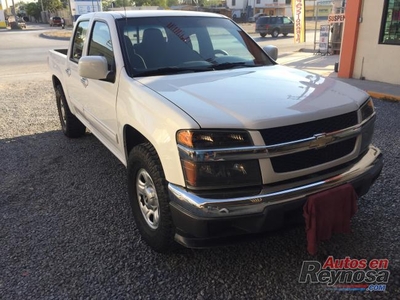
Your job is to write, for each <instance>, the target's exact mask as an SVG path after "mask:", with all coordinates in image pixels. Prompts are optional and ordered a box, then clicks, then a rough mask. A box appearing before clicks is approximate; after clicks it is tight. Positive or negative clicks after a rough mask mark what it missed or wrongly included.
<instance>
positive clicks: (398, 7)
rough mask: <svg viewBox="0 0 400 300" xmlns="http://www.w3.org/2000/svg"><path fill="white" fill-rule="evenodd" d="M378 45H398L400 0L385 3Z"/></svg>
mask: <svg viewBox="0 0 400 300" xmlns="http://www.w3.org/2000/svg"><path fill="white" fill-rule="evenodd" d="M379 43H381V44H389V45H400V0H386V1H385V7H384V9H383V15H382V25H381V35H380V39H379Z"/></svg>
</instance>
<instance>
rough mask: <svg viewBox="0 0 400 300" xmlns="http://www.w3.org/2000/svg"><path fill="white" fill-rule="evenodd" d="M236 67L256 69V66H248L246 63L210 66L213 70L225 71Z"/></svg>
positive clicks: (226, 63)
mask: <svg viewBox="0 0 400 300" xmlns="http://www.w3.org/2000/svg"><path fill="white" fill-rule="evenodd" d="M237 67H242V68H247V67H257V65H248V64H247V62H244V61H242V62H225V63H220V64H215V65H213V66H212V68H213V69H214V70H227V69H233V68H237Z"/></svg>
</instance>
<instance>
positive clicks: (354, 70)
mask: <svg viewBox="0 0 400 300" xmlns="http://www.w3.org/2000/svg"><path fill="white" fill-rule="evenodd" d="M399 57H400V0H383V1H371V0H351V1H347V4H346V12H345V26H344V32H343V40H342V49H341V55H340V62H339V73H338V76H339V77H344V78H357V79H367V80H374V81H381V82H387V83H392V84H400V59H399Z"/></svg>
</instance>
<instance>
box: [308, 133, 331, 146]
mask: <svg viewBox="0 0 400 300" xmlns="http://www.w3.org/2000/svg"><path fill="white" fill-rule="evenodd" d="M314 138H315V140H313V141H311V142H310V144H309V145H308V147H309V148H310V149H320V148H324V147H326V145H328V144H329V143H330V142H332V141H333V140H334V138H333V137H332V136H327V135H326V134H324V133H322V134H316V135H314Z"/></svg>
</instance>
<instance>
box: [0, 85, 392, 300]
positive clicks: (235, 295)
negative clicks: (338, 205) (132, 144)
mask: <svg viewBox="0 0 400 300" xmlns="http://www.w3.org/2000/svg"><path fill="white" fill-rule="evenodd" d="M375 103H376V107H377V111H378V114H379V115H378V120H377V124H376V134H375V140H374V143H375V144H376V145H377V146H379V147H380V148H381V149H382V150H383V152H384V155H385V167H384V170H383V173H382V175H381V176H380V178H379V179H378V181H377V182H376V184H375V185H374V187H373V188H372V189H371V191H370V192H369V193H368V195H367V196H365V197H363V198H362V199H360V201H359V211H358V212H357V214H356V216H355V217H354V219H353V226H352V228H353V233H352V234H350V235H335V236H334V237H333V238H332V239H331V240H330V241H329V242H325V243H323V244H321V245H320V247H319V253H318V255H317V256H316V257H311V256H309V255H308V254H307V252H306V237H305V232H304V228H301V227H297V228H292V229H289V230H283V231H280V232H276V233H273V234H269V235H268V236H264V237H262V238H261V239H257V240H254V241H251V242H246V243H240V244H237V245H234V246H230V247H224V248H213V249H207V250H189V249H182V250H179V251H178V252H176V253H173V254H169V255H162V254H158V253H154V252H153V251H151V250H150V249H149V248H148V247H147V246H146V245H145V244H144V243H143V242H142V241H141V240H140V237H139V234H138V231H137V229H136V227H135V224H134V222H133V220H132V219H131V217H130V214H129V213H128V204H127V201H126V200H127V193H126V179H125V169H124V167H123V165H122V164H121V163H120V162H119V161H118V160H117V159H116V158H115V157H113V155H112V154H111V153H110V152H109V151H108V150H107V149H106V148H105V147H104V146H102V145H101V144H100V142H98V140H97V139H96V138H95V137H93V136H92V135H91V134H87V135H86V136H85V137H83V138H81V139H74V140H68V139H67V138H66V137H64V136H63V134H62V133H61V131H60V130H59V125H58V119H57V115H56V108H55V102H54V93H53V90H52V87H51V83H50V80H47V79H41V78H36V79H32V80H30V81H29V83H25V81H24V82H23V83H21V82H20V81H17V80H15V81H12V80H11V81H9V82H7V84H5V83H1V82H0V160H1V162H0V270H1V272H0V299H61V298H62V299H64V298H95V299H110V298H121V299H128V298H129V299H364V298H369V299H396V298H397V299H399V297H400V276H399V275H400V267H399V266H400V241H399V235H400V229H399V228H400V224H399V207H400V206H399V205H400V197H399V194H400V164H399V159H400V154H399V150H398V149H400V138H399V137H400V118H399V115H400V103H393V102H383V101H379V100H376V102H375ZM328 255H333V256H334V257H335V258H344V257H346V256H350V257H351V258H365V259H372V258H388V259H389V260H390V264H389V269H390V271H391V277H390V281H389V283H388V285H387V291H386V292H385V293H378V292H376V293H361V292H340V293H338V292H332V291H328V290H327V289H326V286H323V285H315V284H314V285H312V284H300V283H298V276H299V272H300V268H301V265H302V262H303V261H304V260H318V261H320V262H323V261H325V259H326V257H327V256H328Z"/></svg>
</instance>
